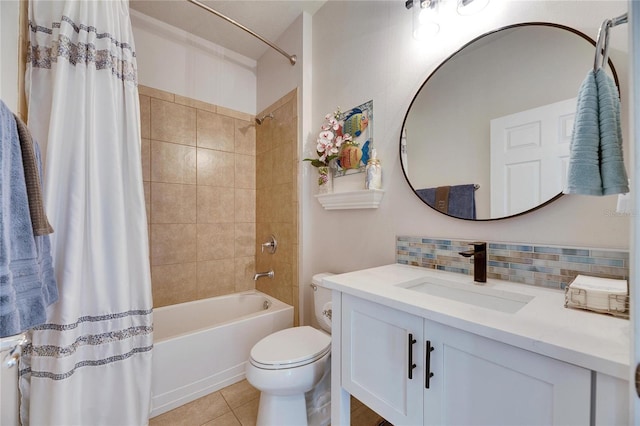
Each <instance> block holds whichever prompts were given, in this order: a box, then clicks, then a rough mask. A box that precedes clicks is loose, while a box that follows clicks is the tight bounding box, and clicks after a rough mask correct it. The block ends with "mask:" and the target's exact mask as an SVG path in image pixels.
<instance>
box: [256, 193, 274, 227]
mask: <svg viewBox="0 0 640 426" xmlns="http://www.w3.org/2000/svg"><path fill="white" fill-rule="evenodd" d="M274 217H275V216H274V212H273V197H272V196H271V191H270V190H269V189H266V188H265V189H259V190H257V191H256V219H255V220H256V223H270V222H273V220H274Z"/></svg>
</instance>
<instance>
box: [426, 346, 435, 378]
mask: <svg viewBox="0 0 640 426" xmlns="http://www.w3.org/2000/svg"><path fill="white" fill-rule="evenodd" d="M434 349H435V348H434V347H433V346H431V340H427V347H426V348H425V356H424V357H425V360H424V387H425V388H426V389H429V381H430V380H431V378H432V377H433V373H432V372H431V351H433V350H434Z"/></svg>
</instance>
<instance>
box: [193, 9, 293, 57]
mask: <svg viewBox="0 0 640 426" xmlns="http://www.w3.org/2000/svg"><path fill="white" fill-rule="evenodd" d="M187 1H188V2H189V3H193V4H195V5H196V6H200V7H201V8H203V9H204V10H206V11H208V12H211V13H213V14H214V15H216V16H218V17H220V18H222V19H224V20H225V21H227V22H230V23H232V24H233V25H235V26H236V27H238V28H240V29H242V30H244V31H246V32H248V33H249V34H251V35H252V36H254V37H255V38H257V39H259V40H260V41H262V42H263V43H265V44H267V45H269V47H271V48H272V49H275V50H277V51H278V53H280V54H281V55H282V56H284V57H286V58H287V59H289V62H290V63H291V65H295V64H296V61H297V59H298V58H297V57H296V55H289V54H288V53H287V52H285V51H284V50H282V49H280V48H279V47H278V46H276V45H275V44H273V43H272V42H270V41H269V40H267V39H266V38H264V37H262V36H261V35H260V34H257V33H256V32H254V31H251V30H250V29H249V28H247V27H245V26H244V25H242V24H241V23H239V22H237V21H234V20H233V19H231V18H229V17H228V16H226V15H223V14H222V13H220V12H218V11H217V10H215V9H212V8H210V7H209V6H207V5H206V4H202V3H200V2H199V1H198V0H187Z"/></svg>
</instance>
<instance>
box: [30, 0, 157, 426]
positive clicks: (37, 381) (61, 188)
mask: <svg viewBox="0 0 640 426" xmlns="http://www.w3.org/2000/svg"><path fill="white" fill-rule="evenodd" d="M29 44H30V45H29V49H28V59H27V62H28V63H27V75H26V85H27V99H28V107H29V127H30V129H31V131H32V134H33V136H34V137H35V138H36V139H37V140H38V141H39V142H40V144H41V146H42V147H43V151H44V152H43V154H44V155H43V156H44V157H45V158H44V168H45V171H44V192H45V206H46V211H47V214H48V216H49V220H50V222H51V224H52V226H53V228H54V229H55V233H54V234H52V236H51V247H52V256H53V261H54V268H55V271H56V278H57V280H58V287H59V294H60V297H59V301H58V302H57V303H56V304H54V305H52V306H51V307H50V308H49V311H48V315H47V323H46V324H44V325H42V326H39V327H37V329H35V330H34V331H33V332H32V334H31V345H29V346H28V347H27V348H26V350H25V351H24V356H23V358H22V359H21V364H20V371H19V375H20V380H19V382H20V391H21V394H22V398H21V410H20V411H21V417H22V421H23V423H24V424H32V425H65V426H69V425H119V426H125V425H142V424H147V423H148V414H149V405H150V400H151V354H152V347H153V341H152V300H151V279H150V272H149V246H148V231H147V219H146V210H145V201H144V192H143V184H142V166H141V154H140V143H141V139H140V112H139V101H138V90H137V74H136V57H135V50H134V43H133V35H132V30H131V22H130V18H129V5H128V2H127V1H126V0H110V1H88V0H81V1H77V0H76V1H74V0H69V1H43V0H30V1H29Z"/></svg>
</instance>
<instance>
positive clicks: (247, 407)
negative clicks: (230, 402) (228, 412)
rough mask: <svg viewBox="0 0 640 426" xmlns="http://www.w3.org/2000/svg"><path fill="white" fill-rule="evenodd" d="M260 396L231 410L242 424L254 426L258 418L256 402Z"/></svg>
mask: <svg viewBox="0 0 640 426" xmlns="http://www.w3.org/2000/svg"><path fill="white" fill-rule="evenodd" d="M259 401H260V398H256V399H253V400H251V401H249V402H247V403H245V404H243V405H241V406H240V407H238V408H236V409H235V410H233V413H234V414H235V415H236V417H237V418H238V420H240V423H241V424H242V426H255V424H256V419H257V418H258V403H259Z"/></svg>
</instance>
